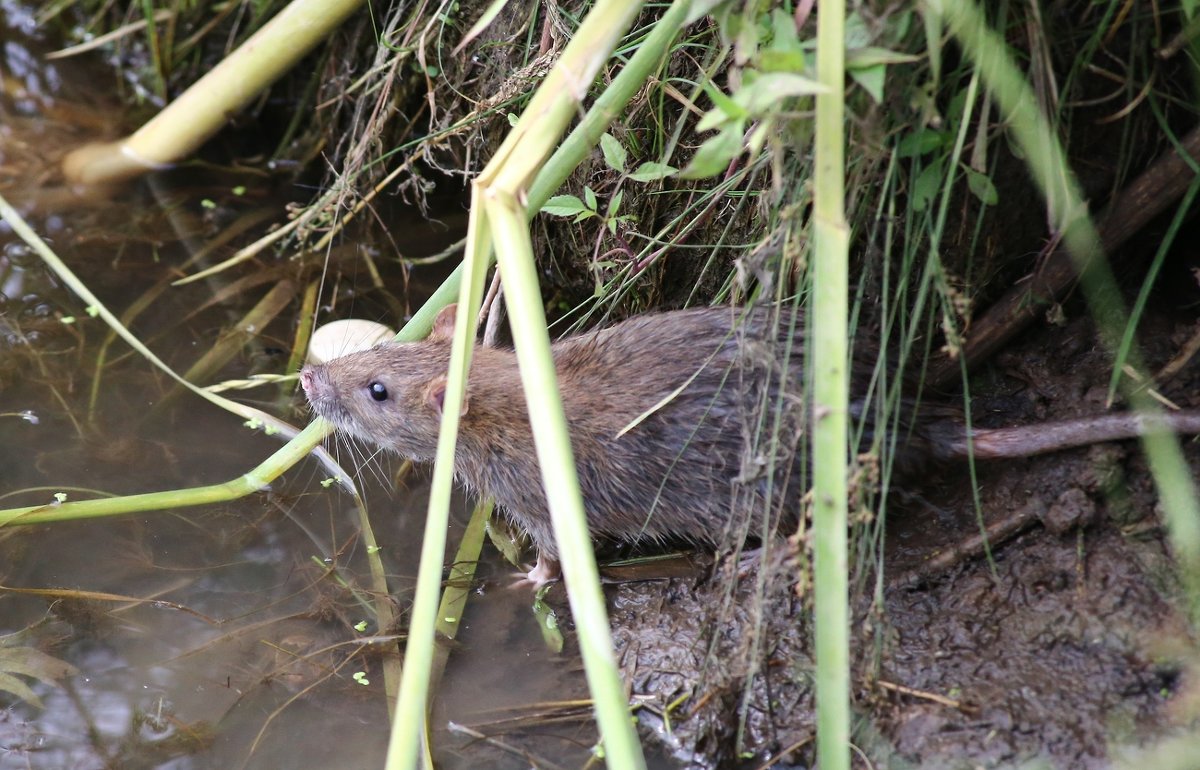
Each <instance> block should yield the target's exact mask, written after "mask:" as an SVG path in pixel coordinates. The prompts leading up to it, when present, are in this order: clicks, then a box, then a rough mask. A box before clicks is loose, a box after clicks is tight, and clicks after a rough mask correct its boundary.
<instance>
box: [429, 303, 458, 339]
mask: <svg viewBox="0 0 1200 770" xmlns="http://www.w3.org/2000/svg"><path fill="white" fill-rule="evenodd" d="M457 314H458V305H456V304H454V303H453V302H451V303H450V304H449V305H446V306H445V307H444V308H442V309H441V310H439V311H438V314H437V317H435V318H434V319H433V330H432V331H430V332H429V341H430V342H449V341H450V340H452V339H453V338H454V317H455V316H456V315H457Z"/></svg>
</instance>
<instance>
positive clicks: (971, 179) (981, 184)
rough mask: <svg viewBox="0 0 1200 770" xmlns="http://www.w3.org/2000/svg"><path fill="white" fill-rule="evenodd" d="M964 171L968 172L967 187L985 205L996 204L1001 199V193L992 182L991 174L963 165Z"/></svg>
mask: <svg viewBox="0 0 1200 770" xmlns="http://www.w3.org/2000/svg"><path fill="white" fill-rule="evenodd" d="M963 171H965V172H966V174H967V187H968V188H969V189H970V190H971V193H972V194H973V195H974V196H975V197H976V198H978V199H979V200H980V202H982V203H983V204H984V205H985V206H995V205H996V204H997V203H998V202H999V201H1000V193H999V192H997V191H996V185H994V184H992V178H991V177H990V176H988V175H987V174H983V173H980V172H978V171H976V170H975V169H973V168H971V167H970V166H963Z"/></svg>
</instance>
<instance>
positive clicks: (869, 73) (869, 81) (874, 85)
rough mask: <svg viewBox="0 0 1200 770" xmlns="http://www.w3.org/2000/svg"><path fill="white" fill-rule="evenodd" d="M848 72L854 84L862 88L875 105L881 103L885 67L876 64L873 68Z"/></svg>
mask: <svg viewBox="0 0 1200 770" xmlns="http://www.w3.org/2000/svg"><path fill="white" fill-rule="evenodd" d="M848 71H849V73H850V77H852V78H854V82H855V83H858V84H859V85H860V86H862V87H863V90H865V91H866V92H867V93H868V94H870V95H871V98H872V99H874V100H875V103H876V104H880V103H882V102H883V81H884V77H885V76H886V75H887V67H886V66H885V65H883V64H877V65H875V66H874V67H862V68H859V69H853V70H848Z"/></svg>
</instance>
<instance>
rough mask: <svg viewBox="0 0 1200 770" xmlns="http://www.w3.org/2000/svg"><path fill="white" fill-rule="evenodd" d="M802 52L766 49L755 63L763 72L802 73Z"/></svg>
mask: <svg viewBox="0 0 1200 770" xmlns="http://www.w3.org/2000/svg"><path fill="white" fill-rule="evenodd" d="M804 59H805V57H804V51H799V50H797V51H776V50H774V49H770V48H768V49H767V50H765V51H763V52H761V53H759V55H758V59H756V60H755V63H756V64H757V65H758V68H759V69H760V70H762V71H763V72H803V71H804Z"/></svg>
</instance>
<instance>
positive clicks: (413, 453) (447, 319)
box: [300, 305, 465, 459]
mask: <svg viewBox="0 0 1200 770" xmlns="http://www.w3.org/2000/svg"><path fill="white" fill-rule="evenodd" d="M453 332H454V305H449V306H447V307H446V308H443V309H442V311H441V312H440V313H438V316H437V319H436V320H435V321H434V324H433V331H432V332H430V334H429V337H428V339H426V340H424V341H422V342H385V343H383V344H382V345H376V346H375V347H373V348H371V349H370V350H364V351H361V352H359V353H351V354H349V355H345V356H340V357H338V358H335V359H333V360H332V361H329V362H327V363H324V364H319V365H313V366H306V367H304V369H303V370H302V371H301V372H300V383H301V385H303V387H304V393H305V395H306V396H308V402H309V404H310V405H311V406H312V409H313V411H314V412H316V413H317V414H318V415H320V416H321V417H324V418H325V419H326V420H329V421H330V422H331V423H333V425H334V427H336V428H337V429H338V430H340V431H343V432H345V433H348V434H350V435H352V436H355V437H356V438H360V439H362V440H364V441H368V442H370V443H372V444H376V445H378V446H380V447H383V448H384V449H391V450H393V451H395V452H397V453H398V454H400V455H403V456H405V457H411V458H413V459H428V458H431V457H433V455H434V452H435V450H436V448H437V436H438V427H439V425H440V423H441V417H442V401H443V399H444V397H445V392H446V369H447V367H448V365H449V362H450V339H451V336H452V334H453ZM464 409H465V406H464Z"/></svg>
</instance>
